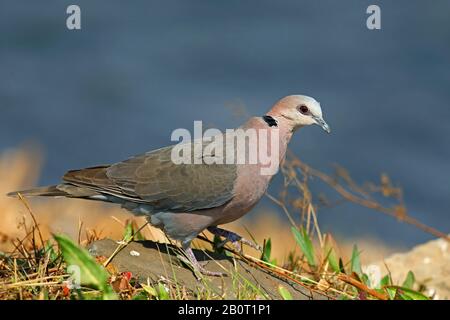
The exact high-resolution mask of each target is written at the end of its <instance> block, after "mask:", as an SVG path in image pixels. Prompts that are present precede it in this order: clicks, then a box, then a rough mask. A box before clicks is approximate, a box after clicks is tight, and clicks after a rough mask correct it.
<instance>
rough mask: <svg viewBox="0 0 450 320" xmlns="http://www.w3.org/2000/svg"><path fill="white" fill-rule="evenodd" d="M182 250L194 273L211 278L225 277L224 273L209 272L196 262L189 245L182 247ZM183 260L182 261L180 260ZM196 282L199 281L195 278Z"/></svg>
mask: <svg viewBox="0 0 450 320" xmlns="http://www.w3.org/2000/svg"><path fill="white" fill-rule="evenodd" d="M183 249H184V251H185V252H186V256H187V258H188V259H189V261H190V262H191V264H192V266H193V267H194V272H195V271H198V272H200V273H201V274H204V275H205V276H213V277H223V276H226V274H225V273H223V272H216V271H209V270H206V269H205V268H204V267H203V266H202V264H201V263H200V262H198V260H197V258H196V257H195V255H194V252H193V251H192V248H191V247H190V244H188V245H183ZM182 260H183V259H182ZM197 280H200V279H199V278H198V277H197Z"/></svg>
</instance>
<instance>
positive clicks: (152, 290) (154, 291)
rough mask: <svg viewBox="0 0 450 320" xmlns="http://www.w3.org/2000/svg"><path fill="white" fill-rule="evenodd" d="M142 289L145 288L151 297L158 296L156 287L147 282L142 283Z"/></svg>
mask: <svg viewBox="0 0 450 320" xmlns="http://www.w3.org/2000/svg"><path fill="white" fill-rule="evenodd" d="M141 287H142V289H144V291H145V292H147V293H148V294H149V295H150V297H157V296H158V293H157V292H156V290H155V288H153V287H151V286H148V285H146V284H143V283H141Z"/></svg>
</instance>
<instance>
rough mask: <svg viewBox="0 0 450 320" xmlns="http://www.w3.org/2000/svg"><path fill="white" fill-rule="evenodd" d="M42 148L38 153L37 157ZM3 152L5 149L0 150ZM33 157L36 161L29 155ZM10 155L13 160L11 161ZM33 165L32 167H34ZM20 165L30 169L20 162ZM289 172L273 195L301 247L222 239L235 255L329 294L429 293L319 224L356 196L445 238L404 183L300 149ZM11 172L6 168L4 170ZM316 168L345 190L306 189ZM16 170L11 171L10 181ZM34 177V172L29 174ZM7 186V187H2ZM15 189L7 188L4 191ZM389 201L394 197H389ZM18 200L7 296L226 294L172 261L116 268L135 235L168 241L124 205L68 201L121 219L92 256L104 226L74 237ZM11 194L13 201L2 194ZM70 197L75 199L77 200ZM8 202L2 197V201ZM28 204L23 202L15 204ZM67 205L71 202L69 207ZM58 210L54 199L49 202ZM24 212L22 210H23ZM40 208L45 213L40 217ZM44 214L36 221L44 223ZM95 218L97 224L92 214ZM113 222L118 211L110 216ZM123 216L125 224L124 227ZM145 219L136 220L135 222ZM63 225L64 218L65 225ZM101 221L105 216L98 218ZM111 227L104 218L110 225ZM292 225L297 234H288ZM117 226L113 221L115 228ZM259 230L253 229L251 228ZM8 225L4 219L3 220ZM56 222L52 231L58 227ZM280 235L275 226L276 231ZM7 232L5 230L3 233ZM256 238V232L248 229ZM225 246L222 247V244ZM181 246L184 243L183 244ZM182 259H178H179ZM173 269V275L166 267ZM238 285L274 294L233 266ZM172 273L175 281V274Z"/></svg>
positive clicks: (22, 157)
mask: <svg viewBox="0 0 450 320" xmlns="http://www.w3.org/2000/svg"><path fill="white" fill-rule="evenodd" d="M27 157H30V154H29V153H28V154H27V153H25V152H22V151H20V152H19V153H17V154H15V155H14V156H13V157H12V158H14V161H12V163H14V164H19V165H22V166H25V167H26V166H29V167H30V168H31V167H35V166H36V163H37V161H34V166H32V165H31V163H30V162H29V160H28V162H27V160H26V159H27ZM34 157H36V156H34ZM3 161H4V158H3ZM31 162H33V161H31ZM8 163H9V162H8ZM2 166H3V168H4V167H5V163H4V162H3V163H2V159H0V177H1V176H2V175H3V178H6V180H5V179H4V180H3V181H11V180H13V179H15V180H14V181H15V183H16V184H17V185H21V186H22V185H24V184H32V183H33V182H34V181H32V180H33V179H29V178H30V177H31V178H36V177H37V173H35V174H34V175H22V178H21V179H22V180H20V179H19V178H17V177H15V176H11V177H8V176H6V175H8V174H9V172H12V171H11V170H10V168H9V169H8V170H1V168H2ZM30 168H27V169H26V170H30ZM16 170H17V171H18V172H22V171H26V170H23V168H22V170H19V169H17V168H16ZM282 173H283V175H284V179H285V183H284V188H283V189H282V190H280V192H279V195H278V197H275V196H273V195H271V194H268V195H267V196H268V198H269V199H271V200H272V201H273V202H274V203H275V204H277V205H278V206H280V208H281V210H282V211H283V212H284V213H285V214H286V216H287V218H288V220H289V222H290V224H291V225H290V227H287V226H284V227H283V231H282V232H283V234H284V237H285V238H284V239H289V241H291V242H290V243H292V244H293V245H294V244H295V246H292V247H289V250H288V252H287V253H286V254H285V255H284V256H281V255H280V254H279V252H278V255H277V256H274V252H275V251H274V247H275V246H280V245H281V246H283V243H281V244H280V242H281V240H275V238H274V237H271V238H268V239H265V240H264V241H263V243H264V245H263V252H262V253H259V254H258V253H257V252H255V251H252V253H253V254H248V253H238V252H235V251H233V250H232V249H230V248H229V247H228V246H227V247H226V248H225V251H224V253H226V254H229V255H232V256H233V257H235V258H236V259H241V260H243V261H245V262H247V263H249V264H252V265H254V266H257V267H258V268H261V269H264V270H265V271H267V272H269V273H271V274H274V275H276V276H277V277H280V278H284V279H288V280H289V281H291V282H294V283H296V284H297V285H300V286H302V287H304V288H307V289H308V290H310V291H312V292H318V293H321V294H323V295H326V296H328V297H329V298H330V299H379V300H392V299H401V300H409V299H428V298H430V297H427V296H425V295H424V294H423V292H425V289H426V288H425V287H424V286H423V285H421V284H418V283H417V282H416V280H415V277H414V274H413V273H412V272H409V273H408V275H407V277H406V278H405V279H404V280H403V281H402V282H401V283H394V281H393V279H392V277H391V275H390V274H389V272H388V274H385V275H381V277H380V281H374V280H373V275H371V274H370V273H369V272H367V271H366V272H365V271H364V268H363V266H362V264H361V260H362V258H363V254H362V253H361V250H359V249H358V246H356V245H354V246H353V249H352V250H351V254H350V256H349V257H346V256H345V255H343V254H341V250H340V248H339V246H338V245H337V243H336V241H335V239H334V238H333V236H332V235H331V234H329V233H322V232H321V230H320V226H319V224H318V220H317V211H318V210H322V209H323V208H325V207H329V206H333V205H336V203H339V202H342V201H350V202H353V203H356V204H358V205H361V206H364V207H369V208H371V209H373V210H374V211H376V212H381V213H383V214H388V215H391V216H394V217H395V218H397V219H398V220H399V221H401V222H404V223H409V224H412V225H414V226H415V227H417V228H419V229H421V230H423V231H425V232H429V233H431V234H433V235H435V236H441V237H445V238H446V239H448V238H447V236H446V235H444V234H443V233H441V232H439V231H438V230H435V229H433V228H430V227H428V226H425V225H423V224H422V223H420V222H419V221H417V220H415V219H414V218H412V217H410V216H409V215H407V211H406V209H405V206H404V203H403V199H402V192H401V189H400V188H398V187H394V186H392V184H391V182H390V180H389V178H388V177H387V176H386V175H383V176H382V178H381V183H380V185H375V184H366V185H365V186H359V185H357V184H356V183H355V182H354V181H353V179H352V178H351V177H350V174H349V173H348V172H347V171H346V170H344V169H343V168H339V167H338V168H337V169H336V172H335V176H328V175H326V174H324V173H322V172H320V171H318V170H316V169H313V168H311V167H309V166H307V165H306V164H304V163H303V162H302V161H300V160H299V159H298V158H296V157H295V156H293V155H292V154H290V155H289V158H288V160H287V161H286V162H285V164H284V166H283V168H282ZM5 176H6V177H5ZM311 177H317V178H319V179H320V180H321V181H323V182H325V183H326V184H327V185H329V186H330V187H331V189H332V190H335V191H336V193H337V194H338V195H340V197H341V199H339V200H338V201H334V202H331V201H329V200H327V199H325V198H324V197H320V198H319V200H315V198H314V196H313V194H312V193H311V191H310V188H309V182H310V181H309V180H310V178H311ZM8 179H9V180H8ZM25 180H28V181H25ZM0 187H1V188H0V192H3V193H6V191H10V190H12V189H16V188H15V187H14V186H11V184H9V185H8V186H7V187H5V186H4V185H0ZM2 188H3V189H2ZM4 189H8V190H4ZM380 197H381V198H382V200H383V201H385V200H387V201H391V202H392V203H390V204H389V205H388V206H387V205H383V204H382V203H381V202H380V201H379V200H378V198H380ZM20 200H21V201H20V202H19V201H17V200H16V201H15V202H14V203H13V200H10V199H9V200H8V202H5V203H7V205H4V207H3V208H2V209H3V210H4V211H5V212H22V211H23V209H25V213H24V214H23V215H22V216H21V217H20V220H19V221H18V223H17V221H15V222H16V223H13V221H11V220H10V221H7V222H8V226H9V227H10V228H11V226H12V225H16V226H17V230H15V231H14V232H11V234H13V235H9V234H4V235H3V238H2V241H3V243H2V248H7V250H4V252H3V253H1V252H0V299H42V300H46V299H125V300H129V299H156V300H167V299H224V298H226V295H225V294H224V293H223V292H216V291H215V290H214V289H212V286H211V285H210V279H209V278H208V277H204V276H200V281H199V286H198V288H197V289H196V290H190V289H188V288H186V287H184V286H183V285H182V284H181V283H179V282H178V281H177V273H176V271H175V268H173V263H177V262H175V261H173V263H172V264H171V269H170V270H168V269H166V274H165V275H161V277H160V279H159V280H158V281H153V282H152V281H150V280H149V279H148V280H147V281H145V282H142V281H138V280H137V279H136V278H134V276H133V275H132V274H130V273H129V272H119V271H118V270H117V269H116V268H115V267H114V266H113V265H112V264H111V263H110V262H111V260H112V258H113V257H114V255H115V254H116V253H117V252H119V251H120V250H122V249H123V248H125V247H126V246H127V245H128V244H129V243H130V242H131V241H133V240H142V239H151V240H154V241H159V242H166V243H167V242H170V241H169V240H168V239H167V238H166V237H165V236H164V235H163V234H161V233H160V231H158V230H156V229H154V228H152V227H150V226H148V225H147V224H146V223H144V222H143V221H142V220H139V219H129V218H128V216H127V215H126V214H125V213H124V212H122V210H120V209H117V207H110V206H99V205H97V204H90V203H89V204H86V202H83V201H78V202H71V204H70V205H69V206H67V205H66V206H65V207H58V208H63V209H62V210H61V212H63V215H67V216H69V215H70V214H71V212H72V216H73V212H80V211H83V212H84V211H86V212H92V211H96V210H97V211H101V212H102V213H103V214H104V215H105V212H107V213H108V215H109V216H111V215H112V216H113V217H114V220H115V221H116V222H115V225H116V228H115V230H116V233H115V234H113V235H111V234H107V235H108V236H110V237H113V238H116V239H117V238H118V237H119V236H122V241H121V242H120V244H118V247H117V250H116V251H115V253H113V255H111V256H110V257H107V258H106V259H105V260H103V261H99V260H95V259H94V258H92V257H91V256H90V254H89V253H88V252H87V251H86V249H84V248H85V247H86V246H88V245H89V244H90V243H92V242H93V241H96V240H98V239H101V238H104V237H105V235H103V234H102V230H101V228H96V229H87V228H85V227H84V226H85V225H86V222H81V221H84V220H82V219H81V218H80V219H79V222H78V226H77V232H76V236H73V235H72V237H67V236H66V235H64V234H65V233H66V232H64V230H57V231H55V230H51V227H50V226H51V223H50V221H47V222H45V223H42V221H40V219H37V218H36V216H35V214H34V213H33V209H34V204H33V209H32V208H31V206H30V205H29V204H28V202H27V200H26V199H23V198H22V199H20ZM5 201H6V200H5ZM72 203H73V205H72ZM0 204H1V203H0ZM19 204H20V205H21V207H19V206H18V205H19ZM48 206H49V204H47V203H44V204H41V203H38V204H37V208H38V211H39V212H46V209H48V208H49V207H48ZM68 208H69V209H70V210H68ZM51 211H52V212H54V211H55V207H52V208H51ZM16 217H17V216H16ZM40 217H41V215H39V218H40ZM38 220H39V222H38ZM89 224H97V225H99V224H98V223H95V222H92V220H91V221H90V222H89ZM109 225H111V220H109ZM117 225H118V226H119V228H117ZM139 225H140V226H141V227H138V226H139ZM64 226H65V224H64ZM100 227H101V225H100ZM106 227H107V226H105V228H106ZM289 228H290V230H291V233H290V234H289ZM109 229H110V227H108V230H109ZM252 229H253V228H252ZM2 230H3V228H2ZM52 231H53V232H52ZM272 232H273V230H272V229H271V227H267V229H266V230H265V233H266V234H272ZM275 234H276V232H275ZM0 236H1V235H0ZM250 236H251V237H253V236H252V235H250ZM199 238H200V239H199V240H196V245H197V246H198V247H200V248H206V247H208V246H209V245H211V244H214V243H217V242H218V241H219V239H217V238H216V239H211V238H208V237H206V236H205V235H202V236H200V237H199ZM217 250H223V249H217ZM179 254H182V252H179ZM178 263H179V262H178ZM168 274H170V275H171V277H169V276H168ZM230 276H231V277H232V280H233V281H232V287H233V288H232V291H233V292H234V293H235V296H236V297H237V298H238V299H268V298H270V297H269V295H268V294H267V293H266V292H265V291H264V289H262V288H261V286H260V285H259V284H258V283H256V282H254V280H249V279H247V278H245V277H244V276H243V275H242V274H239V273H238V272H236V271H233V270H231V274H230ZM170 279H172V280H170ZM276 289H277V292H278V294H279V298H280V299H284V300H290V299H292V294H291V292H290V291H289V288H287V287H284V286H279V287H277V288H276Z"/></svg>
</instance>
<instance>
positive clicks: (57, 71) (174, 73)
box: [0, 0, 450, 246]
mask: <svg viewBox="0 0 450 320" xmlns="http://www.w3.org/2000/svg"><path fill="white" fill-rule="evenodd" d="M73 3H76V4H78V5H79V6H80V7H81V11H82V30H79V31H69V30H67V28H66V26H65V19H66V14H65V11H66V7H67V6H68V5H69V4H73ZM373 3H376V4H379V5H380V7H381V14H382V16H381V19H382V20H381V23H382V29H381V30H379V31H370V30H368V29H367V28H366V24H365V22H366V17H367V15H366V13H365V11H366V8H367V6H368V5H369V4H373ZM449 17H450V2H449V1H444V0H442V1H438V0H436V1H433V3H432V4H430V3H429V2H426V1H410V0H408V1H407V0H402V1H395V2H394V1H333V0H329V1H298V0H297V1H262V0H258V1H256V0H253V1H245V2H244V1H237V0H228V1H221V2H219V1H206V0H204V1H186V0H176V1H175V0H172V1H133V3H130V2H124V1H112V0H108V1H106V0H96V1H87V0H85V1H61V0H58V1H56V0H55V1H46V2H45V4H44V2H42V1H39V2H38V1H34V2H31V1H24V0H3V1H2V3H1V4H0V30H1V32H0V151H1V150H3V149H5V148H9V147H15V146H17V145H19V144H20V143H22V142H24V141H29V140H34V141H37V142H39V143H40V144H41V145H43V146H44V148H45V153H46V163H45V167H44V172H43V175H42V178H41V181H40V183H41V184H51V183H54V182H56V181H58V179H59V177H60V176H61V175H62V174H63V173H64V172H65V171H66V170H67V169H73V168H79V167H84V166H90V165H95V164H101V163H110V162H115V161H119V160H122V159H124V158H127V157H128V156H129V155H133V154H137V153H141V152H144V151H147V150H150V149H154V148H157V147H161V146H164V145H167V144H169V143H170V134H171V132H172V130H173V129H174V128H179V127H182V128H192V125H193V120H200V119H201V120H203V121H204V122H205V123H207V124H210V125H213V126H215V127H218V128H222V129H224V128H230V127H235V126H237V125H239V124H240V123H242V122H244V121H245V119H244V118H242V117H235V116H233V112H232V109H231V108H230V107H228V106H229V105H240V104H242V105H244V106H245V107H246V108H247V110H248V112H249V113H250V114H255V115H260V114H263V113H264V112H265V111H266V110H267V109H268V108H269V107H270V105H271V104H272V103H273V102H274V101H276V100H277V99H278V98H281V97H282V96H284V95H287V94H292V93H303V94H308V95H311V96H314V97H316V98H317V100H319V101H320V102H321V104H322V108H323V111H324V115H325V118H326V120H327V121H328V122H329V124H330V125H331V128H332V130H333V134H331V135H327V134H325V133H323V132H322V131H321V130H320V129H319V128H318V127H315V128H306V129H304V130H302V131H300V132H298V134H297V135H296V136H295V137H294V140H293V141H292V144H291V148H292V150H293V151H294V152H295V153H296V154H298V155H299V156H300V157H301V158H302V159H303V160H305V161H306V162H307V163H310V164H313V165H314V166H315V167H316V168H318V169H321V170H324V171H327V172H331V171H332V169H331V165H332V164H333V163H338V164H340V165H342V166H344V167H346V168H348V169H349V170H350V172H351V173H352V174H353V177H354V178H355V179H356V180H357V181H359V182H364V181H367V180H377V179H379V175H380V173H381V172H386V173H388V174H389V175H390V176H391V178H392V179H393V180H394V182H395V183H396V184H399V185H401V186H403V187H404V192H405V200H406V203H407V206H408V208H409V210H410V214H411V215H412V216H414V217H416V218H418V219H420V220H421V221H423V222H424V223H426V224H429V225H431V226H434V227H437V228H439V229H440V230H442V231H444V232H449V231H450V219H449V214H450V213H449V211H448V209H449V208H450V161H449V159H450V103H449V101H450V19H449ZM279 180H280V179H278V180H277V181H275V185H274V186H272V188H271V192H272V193H276V192H277V190H278V186H277V183H279ZM315 188H317V189H315V190H317V192H318V191H321V190H322V189H323V188H322V187H320V185H319V184H318V185H317V186H315ZM321 188H322V189H321ZM262 207H271V208H272V209H274V210H277V211H278V212H280V216H283V214H282V212H281V211H280V210H279V209H278V208H277V207H275V206H273V205H272V204H271V203H270V202H268V201H264V202H263V203H262V204H261V206H260V208H262ZM253 214H256V213H253ZM319 219H320V223H321V225H322V228H323V229H324V230H329V231H332V232H334V233H336V234H346V235H348V236H361V235H369V236H375V237H379V238H383V239H384V240H386V241H390V242H391V243H394V244H397V245H405V246H409V245H413V244H415V243H419V242H422V241H425V240H427V239H430V238H431V236H430V235H427V234H425V233H423V232H421V231H419V230H417V229H415V228H413V227H410V226H408V225H405V224H399V223H398V222H396V221H395V220H394V219H392V218H390V217H386V216H383V215H382V214H379V213H375V212H372V211H370V210H366V209H362V208H358V207H356V206H353V205H349V204H346V205H342V206H339V207H336V208H333V209H327V210H322V211H321V212H320V213H319Z"/></svg>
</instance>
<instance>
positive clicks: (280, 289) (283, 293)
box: [278, 286, 292, 300]
mask: <svg viewBox="0 0 450 320" xmlns="http://www.w3.org/2000/svg"><path fill="white" fill-rule="evenodd" d="M278 293H279V294H280V296H281V297H282V298H283V300H292V295H291V293H290V292H289V291H288V289H286V288H285V287H283V286H278Z"/></svg>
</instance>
